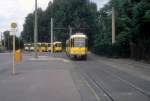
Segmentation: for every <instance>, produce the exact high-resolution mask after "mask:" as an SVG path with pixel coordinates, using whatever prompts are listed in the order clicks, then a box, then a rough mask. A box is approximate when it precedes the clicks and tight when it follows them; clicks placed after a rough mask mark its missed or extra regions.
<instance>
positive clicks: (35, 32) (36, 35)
mask: <svg viewBox="0 0 150 101" xmlns="http://www.w3.org/2000/svg"><path fill="white" fill-rule="evenodd" d="M37 39H38V29H37V0H35V23H34V47H35V49H34V51H35V58H38V53H37Z"/></svg>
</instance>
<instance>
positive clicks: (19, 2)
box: [0, 0, 109, 35]
mask: <svg viewBox="0 0 150 101" xmlns="http://www.w3.org/2000/svg"><path fill="white" fill-rule="evenodd" d="M34 1H35V0H1V2H0V31H5V30H9V29H10V23H11V22H14V21H15V22H17V24H18V30H19V32H21V31H22V29H23V23H24V20H25V17H26V16H27V14H28V13H31V12H33V10H34ZM49 1H51V0H38V7H41V8H42V9H43V10H45V9H46V7H47V5H48V2H49ZM91 1H93V2H95V3H97V5H98V7H99V8H100V7H102V6H103V5H104V4H106V3H107V2H108V1H109V0H91ZM18 35H19V34H18Z"/></svg>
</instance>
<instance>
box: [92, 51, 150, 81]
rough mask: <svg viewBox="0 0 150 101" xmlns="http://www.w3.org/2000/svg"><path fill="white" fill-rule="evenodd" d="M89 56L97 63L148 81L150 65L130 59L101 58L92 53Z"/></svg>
mask: <svg viewBox="0 0 150 101" xmlns="http://www.w3.org/2000/svg"><path fill="white" fill-rule="evenodd" d="M91 55H92V56H94V57H95V58H96V59H95V60H96V61H98V62H101V63H103V64H106V65H109V66H110V67H113V68H116V69H119V70H121V71H124V72H127V73H130V74H132V75H134V76H138V77H140V78H142V79H145V80H147V81H150V64H146V63H144V62H142V61H134V60H131V59H122V58H120V59H115V58H107V57H101V56H97V55H95V54H92V53H91Z"/></svg>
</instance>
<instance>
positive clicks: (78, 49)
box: [66, 33, 88, 60]
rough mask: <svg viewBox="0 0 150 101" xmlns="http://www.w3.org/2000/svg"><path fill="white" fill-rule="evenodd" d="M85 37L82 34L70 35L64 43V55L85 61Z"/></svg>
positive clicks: (86, 47)
mask: <svg viewBox="0 0 150 101" xmlns="http://www.w3.org/2000/svg"><path fill="white" fill-rule="evenodd" d="M87 40H88V38H87V36H86V35H84V34H83V33H76V34H74V35H71V36H70V38H69V39H68V40H67V41H66V54H67V55H68V56H70V57H73V58H81V59H84V60H86V58H87V53H88V45H87Z"/></svg>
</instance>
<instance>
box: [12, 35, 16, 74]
mask: <svg viewBox="0 0 150 101" xmlns="http://www.w3.org/2000/svg"><path fill="white" fill-rule="evenodd" d="M15 33H16V32H14V35H13V68H12V74H13V75H15V65H16V61H15V48H16V47H15V44H16V43H15Z"/></svg>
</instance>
